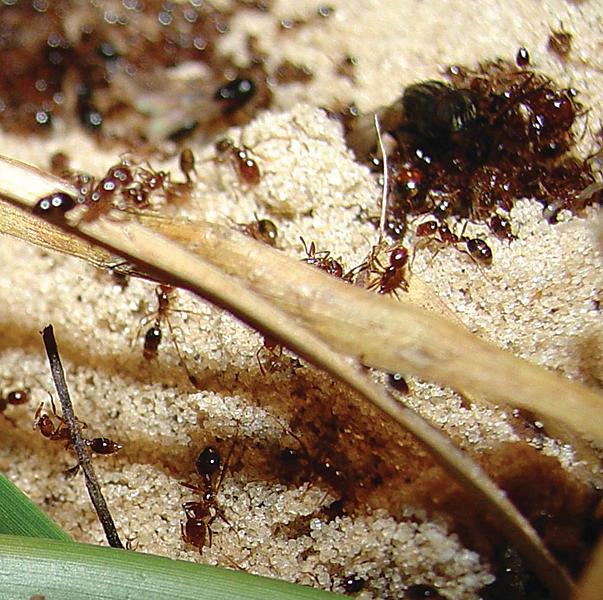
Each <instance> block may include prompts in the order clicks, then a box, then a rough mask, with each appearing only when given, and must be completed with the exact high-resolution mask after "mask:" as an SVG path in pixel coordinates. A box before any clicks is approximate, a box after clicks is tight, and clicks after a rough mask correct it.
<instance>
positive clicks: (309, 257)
mask: <svg viewBox="0 0 603 600" xmlns="http://www.w3.org/2000/svg"><path fill="white" fill-rule="evenodd" d="M299 239H300V240H301V243H302V244H303V245H304V250H305V252H306V258H303V259H302V260H303V261H304V262H305V263H308V264H309V265H312V266H314V267H316V268H318V269H320V270H321V271H324V272H325V273H327V275H332V276H333V277H338V278H340V279H345V275H344V271H343V266H342V264H341V263H340V262H339V261H338V260H335V259H334V258H332V257H331V253H330V252H329V251H328V250H321V251H320V252H317V250H316V244H315V243H314V242H310V246H308V245H307V244H306V240H304V238H303V237H300V238H299Z"/></svg>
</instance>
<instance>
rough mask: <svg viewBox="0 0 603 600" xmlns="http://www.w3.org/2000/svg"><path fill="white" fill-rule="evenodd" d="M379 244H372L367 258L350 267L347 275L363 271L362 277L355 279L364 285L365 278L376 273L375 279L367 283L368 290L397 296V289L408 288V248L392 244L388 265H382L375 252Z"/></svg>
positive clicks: (404, 289) (357, 282)
mask: <svg viewBox="0 0 603 600" xmlns="http://www.w3.org/2000/svg"><path fill="white" fill-rule="evenodd" d="M378 252H379V245H377V246H373V248H372V250H371V252H370V254H369V255H368V257H367V259H366V260H365V261H364V262H363V263H361V264H360V265H358V266H357V267H355V268H354V269H352V270H351V271H350V273H348V275H346V277H347V276H350V277H351V276H354V275H358V274H360V273H365V276H364V278H362V279H360V278H358V279H356V281H355V284H356V285H366V279H368V278H369V277H370V275H371V274H374V275H377V279H375V280H373V281H370V283H368V286H367V287H368V289H369V290H377V293H379V294H393V295H395V296H397V294H398V290H399V289H401V290H403V291H407V290H408V282H407V281H406V275H407V268H406V267H407V263H408V250H407V249H406V248H405V247H404V246H394V247H393V248H392V249H391V250H390V252H389V265H388V266H387V267H384V266H383V265H382V264H381V262H380V261H379V259H378V258H377V253H378Z"/></svg>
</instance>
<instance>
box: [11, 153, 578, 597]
mask: <svg viewBox="0 0 603 600" xmlns="http://www.w3.org/2000/svg"><path fill="white" fill-rule="evenodd" d="M23 177H26V178H28V179H29V184H28V187H27V190H24V189H23V186H21V185H20V181H22V179H23ZM33 181H36V182H37V185H34V184H32V182H33ZM58 189H62V190H64V191H67V192H69V191H72V190H70V188H69V186H68V185H66V184H64V183H62V182H61V181H60V180H57V179H56V178H53V177H52V176H49V175H47V174H45V173H44V172H42V171H39V170H37V169H34V168H33V167H29V166H27V165H23V164H22V163H19V162H18V161H14V160H12V159H4V160H0V193H2V194H4V195H5V196H7V197H8V198H9V199H10V200H11V201H13V202H15V203H17V204H19V205H20V206H22V207H24V208H28V209H31V208H32V207H33V206H34V205H35V203H36V200H37V198H39V197H40V196H42V195H45V194H48V193H50V192H51V191H55V190H58ZM112 216H113V218H112ZM120 216H122V215H120ZM166 223H168V222H166ZM59 226H60V227H61V229H65V230H67V231H72V232H73V234H74V235H77V236H78V237H82V238H83V239H85V240H86V241H88V242H89V241H92V240H93V241H94V243H96V244H99V245H101V246H103V247H104V248H106V249H108V250H109V251H110V252H111V253H113V254H117V255H119V256H121V257H122V258H124V259H126V260H128V261H131V262H132V263H133V264H134V265H135V266H136V268H138V269H142V271H143V272H145V273H147V274H149V275H151V276H154V277H157V278H158V279H160V280H163V281H166V282H169V283H172V284H175V285H177V286H180V287H184V288H187V289H189V290H191V291H193V292H195V293H197V294H199V295H200V296H202V297H203V298H205V299H207V300H210V301H211V302H213V303H214V304H216V305H217V306H220V307H222V308H225V309H227V310H229V311H230V312H231V313H233V314H234V315H235V316H237V317H239V318H241V319H242V320H244V321H245V322H247V323H248V324H250V325H252V326H253V327H255V328H257V329H259V330H260V331H263V332H265V333H268V334H270V335H271V336H272V337H274V338H276V339H277V340H278V341H280V342H282V343H283V344H284V345H286V346H287V347H289V348H291V349H292V350H294V351H295V352H297V353H298V354H299V355H300V356H302V357H304V358H306V359H308V360H309V361H310V362H312V363H314V364H315V365H317V366H319V367H320V368H322V369H324V370H325V371H326V372H328V373H329V374H331V375H332V376H334V377H335V378H337V379H338V380H340V381H342V382H344V383H345V384H347V385H348V386H349V387H350V388H351V389H352V390H354V391H355V392H357V393H358V394H359V395H361V396H362V397H364V398H365V399H367V400H369V401H370V402H372V403H374V404H375V405H376V406H377V407H379V408H380V409H381V410H383V411H384V412H385V413H386V414H388V415H389V416H391V417H392V418H394V419H395V420H396V421H397V422H398V423H399V424H400V425H402V426H403V427H405V428H406V429H407V430H409V431H410V432H412V433H413V434H414V435H416V436H417V438H418V439H419V440H420V441H421V442H422V443H423V444H425V446H427V447H428V448H429V449H431V451H432V452H433V453H434V454H435V455H436V456H437V458H438V460H439V461H440V462H441V464H442V465H443V466H445V467H446V468H447V469H448V470H449V471H450V472H451V473H452V474H453V475H454V476H456V478H457V479H458V480H459V481H460V482H461V483H463V484H464V485H465V486H466V488H467V489H468V490H469V491H471V492H472V493H473V494H474V495H475V497H476V498H477V499H478V501H479V502H480V504H481V505H482V507H483V508H484V509H485V510H488V511H489V512H490V513H491V514H493V515H494V516H495V517H496V519H497V521H498V522H499V523H500V525H501V529H502V531H503V532H504V533H505V534H506V535H507V536H508V537H509V539H510V541H511V542H512V544H513V545H514V546H515V547H516V548H517V549H518V550H519V551H520V552H521V553H522V554H523V555H524V557H525V558H526V561H527V562H528V563H529V564H530V565H531V566H532V568H533V569H534V571H535V572H536V573H538V575H539V576H540V578H541V579H542V580H543V581H544V582H546V584H547V585H548V586H549V588H550V589H551V591H552V592H553V593H554V594H555V596H556V597H558V598H567V596H568V595H569V594H570V593H571V591H572V589H573V584H572V582H571V580H570V578H569V576H568V575H567V574H566V573H565V571H564V570H563V569H562V568H561V567H560V565H559V564H558V563H557V562H556V561H555V559H554V558H553V557H552V555H551V554H550V553H549V552H548V550H547V549H546V548H545V547H544V545H543V544H542V541H541V540H540V539H539V537H538V535H537V534H536V532H535V531H534V529H533V528H532V527H531V526H530V524H529V523H528V522H527V521H526V520H525V519H524V518H523V517H522V516H521V514H520V513H519V512H518V511H517V509H515V507H514V506H513V505H512V504H511V503H510V502H509V500H508V499H507V498H506V496H505V495H504V494H503V493H502V492H501V491H500V490H499V489H498V488H497V487H496V485H495V484H494V483H493V482H492V481H491V480H490V479H489V478H488V477H487V476H486V475H485V474H484V473H483V471H482V470H481V468H480V467H479V466H478V465H477V464H476V463H474V462H473V461H471V460H470V459H469V458H468V457H466V456H465V455H464V454H463V453H462V452H460V451H459V450H458V449H457V448H456V447H455V446H454V445H453V444H452V443H451V442H450V440H448V438H446V437H445V436H444V435H443V434H442V433H441V432H439V431H438V430H437V429H435V428H434V427H432V426H431V425H429V424H428V423H427V422H426V421H425V420H424V419H422V418H421V417H420V416H419V415H417V414H416V413H414V412H413V411H411V410H410V409H408V408H406V407H404V406H403V405H401V404H399V403H398V402H396V401H395V400H394V399H393V398H392V397H391V396H390V395H389V394H387V393H386V392H385V391H384V390H383V389H382V388H380V387H378V386H376V385H375V384H373V383H372V382H371V381H370V380H369V379H368V378H367V377H365V376H364V375H363V374H362V373H361V372H360V370H359V369H358V368H357V365H355V364H350V362H349V361H348V360H346V359H344V358H343V357H342V356H341V355H340V354H339V353H337V352H335V351H333V350H332V349H331V347H330V346H329V345H327V344H326V343H325V342H324V341H322V339H321V338H320V337H317V336H316V335H315V334H314V333H311V332H310V330H308V329H307V328H305V327H303V326H301V325H299V324H298V323H297V322H296V321H295V320H292V319H291V316H290V313H293V314H299V316H300V317H302V318H303V313H304V312H305V311H306V310H308V311H309V314H310V317H308V318H307V322H308V323H311V324H312V329H313V330H315V331H317V332H318V333H319V334H320V336H321V337H322V338H324V339H327V340H329V339H330V338H333V339H332V340H331V343H332V344H333V345H334V346H337V347H339V348H340V349H341V347H342V346H343V347H346V346H349V344H350V341H349V340H350V339H354V350H353V352H348V353H349V354H352V355H353V356H356V357H358V358H360V359H361V360H362V361H363V362H370V361H369V360H368V357H371V356H379V348H382V347H383V346H387V344H388V342H389V339H390V338H389V335H388V329H389V327H390V326H391V325H392V323H390V322H389V320H388V319H390V318H392V317H393V316H394V315H395V313H396V311H395V310H394V309H393V307H396V306H398V307H402V306H404V308H405V310H406V311H407V314H406V315H405V317H404V319H405V320H408V323H407V324H406V325H407V328H408V331H407V332H405V333H403V334H402V337H401V340H398V342H397V343H398V350H397V352H396V353H395V354H394V359H395V360H397V361H400V362H402V363H404V364H406V363H408V364H409V365H411V364H412V365H413V368H412V369H409V370H411V371H413V372H417V373H420V374H422V376H425V375H423V373H424V372H426V371H427V370H428V367H429V364H430V363H440V362H442V361H445V360H447V357H448V356H449V355H450V358H451V359H454V366H455V367H457V368H458V367H460V366H464V367H466V366H467V364H465V365H463V364H462V360H463V358H464V360H465V363H466V362H467V358H468V356H467V355H465V356H464V357H463V356H460V358H459V356H456V355H459V354H460V353H459V352H458V350H457V351H456V353H453V352H451V349H450V348H449V346H450V343H444V344H443V345H438V344H437V343H436V341H435V338H434V337H433V336H428V340H429V343H428V344H426V345H421V344H419V342H420V339H421V336H425V335H427V333H428V330H429V329H431V330H432V331H433V330H436V332H437V334H438V336H444V338H445V337H446V336H449V337H450V338H452V339H453V340H454V341H455V344H454V345H455V346H457V345H458V340H459V337H458V336H459V328H458V327H457V326H453V325H451V324H448V323H446V322H445V321H444V320H442V319H437V318H435V317H434V315H429V314H428V313H425V312H424V311H421V310H419V309H418V308H416V307H413V306H412V305H408V306H407V305H406V304H400V305H398V304H397V303H395V302H393V301H389V300H387V299H383V298H378V297H375V296H374V295H370V294H368V293H366V292H362V291H360V290H355V289H354V288H352V287H351V286H346V285H345V284H340V283H339V282H337V281H335V280H331V279H330V278H328V277H327V276H323V275H322V274H321V273H319V272H318V271H316V272H315V271H313V270H312V269H310V268H309V267H308V266H304V265H300V264H298V263H297V262H296V261H292V260H291V259H287V258H286V257H283V255H281V254H279V253H275V252H273V251H271V252H270V255H269V256H268V255H267V256H266V260H267V261H268V263H271V262H272V261H274V262H275V264H278V265H281V264H282V263H281V262H280V261H282V260H285V261H286V265H287V266H286V269H287V268H289V267H293V264H295V266H296V267H297V268H301V269H303V271H301V272H299V273H302V275H298V276H296V277H294V278H292V279H291V281H290V286H292V287H290V288H289V289H288V292H289V294H288V297H287V298H282V295H281V296H279V294H276V293H275V292H274V291H272V292H270V291H269V290H270V289H271V288H269V290H268V291H266V290H264V291H263V292H262V293H264V294H265V295H266V296H274V300H278V302H279V304H282V305H283V306H284V307H286V308H287V310H288V311H289V312H284V311H283V310H281V309H279V308H276V307H275V302H274V301H272V302H268V301H266V300H265V299H263V298H262V297H261V296H259V295H258V294H257V293H255V292H254V291H252V289H254V288H256V287H257V286H258V282H260V283H261V282H262V281H263V279H264V278H265V277H266V276H267V274H269V273H271V272H272V273H273V274H274V271H271V269H272V268H273V266H272V265H271V264H264V262H263V261H264V258H263V256H262V251H263V249H261V246H260V245H257V244H255V245H251V246H249V250H250V251H251V252H252V256H251V257H250V258H251V260H253V262H254V265H255V271H254V273H253V274H250V275H249V276H248V277H247V280H248V286H243V285H241V284H240V283H239V282H238V281H237V280H236V279H235V278H234V277H232V276H230V275H227V274H226V273H225V272H224V271H227V272H228V271H229V270H232V271H233V272H236V271H237V269H241V268H242V263H243V261H242V259H241V257H239V256H238V255H235V257H234V258H233V257H230V256H229V246H224V247H223V248H222V250H220V251H218V252H217V254H220V255H222V256H225V257H226V256H228V257H229V259H230V258H233V262H234V263H235V264H236V265H237V267H236V268H232V267H229V266H228V265H223V267H224V268H223V269H218V268H216V267H215V266H214V265H212V264H210V263H209V262H207V261H206V260H203V259H201V257H200V253H201V245H203V244H204V243H207V248H209V250H208V251H207V252H208V255H210V254H211V253H212V252H213V253H216V251H217V248H216V247H214V244H215V238H214V242H211V236H210V235H207V232H206V235H205V237H203V236H201V237H200V238H197V242H196V243H197V244H198V246H197V247H196V248H195V250H196V252H197V253H196V254H193V253H192V252H190V251H189V250H186V249H185V248H184V247H183V246H182V245H181V244H179V243H176V242H174V241H171V240H168V239H166V238H165V237H163V236H161V235H159V234H157V233H156V232H153V231H150V230H149V229H147V228H146V227H144V226H143V225H141V224H140V223H137V222H133V221H123V220H119V219H118V218H117V215H109V217H102V218H99V219H98V220H96V221H93V222H89V223H86V222H81V223H79V224H69V223H67V222H65V223H62V224H60V225H59ZM190 226H191V227H192V225H190ZM209 229H211V228H207V231H209ZM191 233H192V232H190V231H189V232H188V237H189V242H190V238H191V237H192V236H191ZM214 233H215V230H214ZM230 239H231V242H232V243H233V244H234V242H233V240H235V238H234V237H232V238H230ZM204 240H205V241H204ZM214 260H215V261H216V262H218V260H217V258H216V257H214ZM286 269H285V270H283V268H282V266H279V267H277V273H278V277H277V278H276V280H277V281H278V280H279V279H282V277H283V274H284V273H285V271H286ZM239 275H240V273H239ZM313 277H319V279H317V280H316V281H317V284H316V285H317V287H312V286H308V288H307V290H306V288H305V286H306V283H305V280H306V278H310V280H311V279H312V278H313ZM304 290H305V294H306V295H304ZM312 290H313V292H312V293H314V294H315V296H314V297H311V296H309V295H308V294H309V293H310V291H312ZM348 294H349V296H348ZM339 296H341V298H343V301H349V302H350V306H349V310H350V311H351V312H349V313H347V315H348V319H349V318H350V316H351V315H354V318H356V317H357V316H358V315H359V314H360V313H361V312H362V311H365V310H366V311H369V314H370V315H371V318H372V320H371V321H370V327H369V328H368V329H367V328H366V323H365V324H364V328H362V327H361V328H358V327H357V326H355V325H354V322H353V321H348V320H346V319H343V322H342V319H341V317H340V316H339V317H338V316H337V315H336V312H337V309H338V307H339V306H340V304H339V303H338V302H342V300H341V299H340V300H339V301H338V300H337V298H338V297H339ZM323 311H324V314H323V315H322V316H321V315H319V313H322V312H323ZM404 314H405V313H404V312H400V315H404ZM336 317H337V318H336ZM330 319H332V320H333V322H331V323H330V324H329V320H330ZM395 320H396V321H397V326H398V327H399V326H400V322H401V321H402V320H403V317H402V316H397V317H396V318H395ZM415 321H416V322H417V324H414V322H415ZM394 325H395V324H394ZM347 327H350V328H351V333H350V332H348V334H347V335H346V336H345V339H344V341H342V340H339V341H338V340H337V339H336V336H334V335H333V333H332V331H334V330H337V329H338V328H339V329H341V328H347ZM381 335H382V336H383V338H380V337H379V336H381ZM462 335H463V336H464V337H463V338H460V339H461V340H462V342H463V344H466V345H467V346H469V347H468V348H465V351H466V350H467V349H468V350H469V351H470V353H471V352H475V351H476V350H481V347H482V346H483V347H485V348H486V349H487V348H488V345H487V344H485V343H484V342H481V341H479V340H477V339H476V338H473V337H472V336H470V335H468V334H467V333H465V332H463V333H462ZM350 336H351V338H350ZM465 338H466V339H465ZM471 344H473V345H471ZM357 348H361V351H360V353H359V352H358V349H357ZM494 350H495V349H494ZM498 352H500V351H498ZM469 356H470V357H471V359H470V360H472V359H473V358H474V357H473V356H471V354H469ZM488 356H489V360H490V361H492V355H491V354H490V355H488ZM509 356H510V355H509ZM495 358H496V354H495ZM511 358H512V360H511V361H510V362H511V364H512V365H515V366H516V365H517V363H521V362H522V361H518V359H514V358H513V357H511ZM513 360H514V361H516V363H513ZM459 361H460V363H461V364H459ZM482 362H483V361H482ZM485 364H486V365H488V360H486V361H485ZM489 366H490V367H491V366H492V362H490V363H489ZM498 368H500V365H498ZM530 369H533V370H535V371H536V372H537V374H536V376H534V377H533V378H532V380H531V384H532V386H535V387H537V386H538V385H540V384H542V385H544V386H545V387H546V386H547V383H548V386H549V387H548V388H547V389H550V385H551V384H550V382H547V378H550V377H551V375H550V374H548V373H547V372H546V371H544V370H542V369H538V368H537V367H530V368H529V369H528V371H527V372H528V373H531V371H530ZM538 372H541V373H544V375H542V376H541V377H540V378H539V377H538ZM446 374H448V376H449V377H450V379H451V381H454V382H457V381H458V377H457V378H455V377H453V374H452V372H451V367H447V368H444V369H442V368H440V371H439V372H438V375H440V376H443V375H446ZM426 378H432V377H430V376H428V377H426ZM433 378H434V379H436V377H433ZM528 379H529V378H528ZM553 379H555V378H553ZM480 380H486V381H487V378H484V377H482V378H481V379H480V378H476V377H474V378H473V379H470V380H469V382H470V383H471V384H472V385H474V386H475V387H476V389H479V390H481V387H480V386H478V385H475V381H478V382H479V381H480ZM541 380H542V382H541ZM559 381H560V382H561V383H558V384H557V385H561V386H562V387H563V384H564V383H565V382H563V380H561V379H559ZM567 385H568V387H569V388H570V389H571V387H572V385H571V384H569V383H568V384H567ZM485 387H486V388H487V386H485ZM580 391H581V390H580V387H579V386H577V391H576V390H574V396H575V397H576V398H580V397H581V396H580ZM533 393H534V392H533Z"/></svg>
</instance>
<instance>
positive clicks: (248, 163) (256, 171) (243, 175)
mask: <svg viewBox="0 0 603 600" xmlns="http://www.w3.org/2000/svg"><path fill="white" fill-rule="evenodd" d="M216 152H217V153H218V158H217V160H219V161H224V160H226V159H228V160H230V162H231V164H232V165H233V167H234V169H235V171H236V173H237V175H238V177H239V179H240V180H241V181H242V182H243V183H247V184H249V185H257V184H258V183H259V182H260V179H261V173H260V168H259V166H258V164H257V162H256V161H255V160H254V159H253V158H252V157H251V156H250V149H249V148H248V147H247V146H245V145H242V146H240V147H239V146H236V145H235V143H234V141H233V140H231V139H230V138H223V139H221V140H218V141H217V142H216Z"/></svg>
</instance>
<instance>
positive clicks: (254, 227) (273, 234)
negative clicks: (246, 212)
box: [240, 215, 278, 247]
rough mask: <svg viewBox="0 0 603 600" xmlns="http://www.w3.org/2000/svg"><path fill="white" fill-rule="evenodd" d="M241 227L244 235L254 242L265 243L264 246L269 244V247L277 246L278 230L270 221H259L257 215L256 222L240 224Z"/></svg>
mask: <svg viewBox="0 0 603 600" xmlns="http://www.w3.org/2000/svg"><path fill="white" fill-rule="evenodd" d="M240 227H241V229H242V231H243V233H245V234H246V235H248V236H249V237H252V238H253V239H254V240H257V241H258V242H264V244H268V246H272V247H275V246H276V238H277V237H278V229H277V228H276V225H275V224H274V223H273V222H272V221H270V220H269V219H258V217H257V215H255V221H252V222H251V223H247V224H240Z"/></svg>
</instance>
